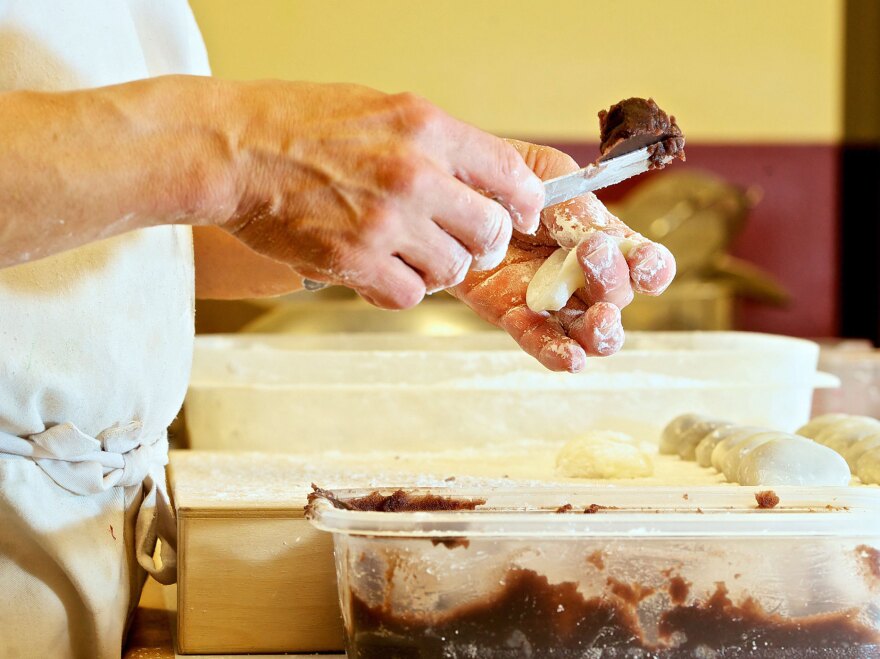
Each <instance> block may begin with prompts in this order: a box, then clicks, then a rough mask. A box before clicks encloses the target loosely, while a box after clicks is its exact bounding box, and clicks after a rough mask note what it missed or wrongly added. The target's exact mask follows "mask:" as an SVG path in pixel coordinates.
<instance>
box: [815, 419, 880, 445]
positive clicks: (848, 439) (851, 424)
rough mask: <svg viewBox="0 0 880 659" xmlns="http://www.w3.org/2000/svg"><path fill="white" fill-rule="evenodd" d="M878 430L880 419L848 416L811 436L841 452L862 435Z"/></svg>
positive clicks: (865, 435) (872, 433)
mask: <svg viewBox="0 0 880 659" xmlns="http://www.w3.org/2000/svg"><path fill="white" fill-rule="evenodd" d="M878 432H880V421H877V420H876V419H872V418H871V417H868V416H849V417H846V418H845V419H840V420H838V421H835V422H833V423H830V424H827V425H826V426H825V427H824V428H823V429H822V430H820V431H819V432H818V433H816V436H815V437H814V438H813V439H814V440H815V441H817V442H819V443H820V444H822V445H823V446H827V447H828V448H830V449H832V450H834V451H837V452H838V453H843V452H844V451H845V450H846V449H847V448H849V446H850V444H853V443H855V442H856V441H858V440H859V439H861V438H862V437H867V436H868V435H874V434H876V433H878Z"/></svg>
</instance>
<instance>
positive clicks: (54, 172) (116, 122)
mask: <svg viewBox="0 0 880 659" xmlns="http://www.w3.org/2000/svg"><path fill="white" fill-rule="evenodd" d="M194 87H197V88H198V90H199V96H200V97H201V98H202V99H203V100H207V102H208V103H209V104H210V103H212V102H214V101H213V99H215V98H216V97H217V85H216V84H214V83H213V81H211V80H210V79H196V78H190V79H186V83H185V84H182V79H179V78H165V79H161V78H160V79H156V80H147V81H142V82H136V83H130V84H126V85H118V86H114V87H106V88H101V89H94V90H88V91H82V92H70V93H38V92H7V93H2V94H0V267H6V266H10V265H15V264H17V263H21V262H24V261H28V260H34V259H37V258H41V257H43V256H48V255H50V254H54V253H56V252H60V251H63V250H67V249H70V248H73V247H77V246H79V245H83V244H85V243H88V242H92V241H94V240H99V239H101V238H106V237H110V236H114V235H117V234H120V233H124V232H126V231H130V230H133V229H140V228H145V227H148V226H151V225H155V224H164V223H176V222H182V221H184V222H192V221H193V219H194V218H196V217H199V218H203V220H204V221H206V222H211V221H216V220H219V219H220V218H221V217H222V215H223V214H224V213H225V214H226V215H228V214H230V212H231V209H230V208H229V207H228V200H231V194H230V189H229V188H230V180H231V179H230V178H229V177H224V174H223V172H224V171H225V170H228V169H229V163H230V160H231V154H230V153H229V152H228V148H227V146H226V145H225V144H224V141H223V139H222V138H221V137H220V136H218V135H216V134H214V135H212V134H211V133H210V131H208V130H205V127H202V126H199V125H197V124H196V123H195V122H194V121H193V120H192V119H191V112H192V109H193V108H192V107H191V106H192V101H193V100H195V99H194V98H192V97H193V96H194V95H193V94H192V93H190V91H189V90H191V89H192V88H194ZM224 204H226V207H225V208H224Z"/></svg>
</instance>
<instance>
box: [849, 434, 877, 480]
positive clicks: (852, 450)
mask: <svg viewBox="0 0 880 659" xmlns="http://www.w3.org/2000/svg"><path fill="white" fill-rule="evenodd" d="M876 448H880V432H878V433H875V434H873V435H868V436H867V437H862V438H861V439H860V440H858V441H857V442H853V443H852V444H850V445H849V446H848V447H847V448H846V449H845V450H844V451H843V457H844V459H845V460H846V462H847V464H848V465H849V468H850V469H852V470H853V471H854V472H855V471H856V465H858V463H859V460H860V459H861V458H862V456H863V455H864V454H865V453H868V452H869V451H872V450H874V449H876Z"/></svg>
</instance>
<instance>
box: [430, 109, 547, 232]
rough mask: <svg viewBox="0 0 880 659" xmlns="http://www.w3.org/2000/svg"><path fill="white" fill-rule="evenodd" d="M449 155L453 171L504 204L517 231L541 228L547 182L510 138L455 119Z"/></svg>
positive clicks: (451, 129)
mask: <svg viewBox="0 0 880 659" xmlns="http://www.w3.org/2000/svg"><path fill="white" fill-rule="evenodd" d="M452 121H453V123H452V125H451V127H450V132H451V133H452V134H451V135H450V136H449V137H451V139H448V140H447V144H448V145H449V149H448V151H447V154H446V156H447V158H448V160H449V163H450V165H451V166H452V169H453V173H454V174H455V176H456V177H457V178H459V179H460V180H461V181H462V182H464V183H466V184H467V185H469V186H471V187H472V188H476V189H478V190H480V191H482V192H484V193H485V194H486V196H488V197H491V198H492V199H494V200H496V201H497V202H498V203H500V204H501V205H502V206H504V207H505V208H506V209H507V210H508V212H509V213H510V217H511V218H512V219H513V226H514V228H515V229H516V230H517V231H521V232H523V233H526V234H532V233H534V232H535V231H536V230H537V229H538V225H539V221H540V214H541V209H542V208H543V207H544V185H543V184H542V183H541V180H540V179H539V178H538V177H537V176H536V175H535V174H534V173H533V172H532V170H531V169H530V168H529V167H528V166H527V165H526V163H525V162H524V161H523V159H522V157H521V156H520V155H519V153H517V151H516V149H515V148H514V147H513V146H511V145H510V144H508V143H507V142H506V141H504V140H502V139H500V138H498V137H495V136H493V135H489V134H488V133H484V132H482V131H480V130H477V129H476V128H474V127H472V126H468V125H467V124H464V123H460V122H457V121H454V120H452Z"/></svg>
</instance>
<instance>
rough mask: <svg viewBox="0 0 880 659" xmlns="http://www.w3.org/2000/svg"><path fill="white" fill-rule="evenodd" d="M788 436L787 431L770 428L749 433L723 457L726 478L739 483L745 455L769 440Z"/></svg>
mask: <svg viewBox="0 0 880 659" xmlns="http://www.w3.org/2000/svg"><path fill="white" fill-rule="evenodd" d="M786 436H787V435H786V434H785V433H782V432H777V431H775V430H768V431H766V432H759V433H755V434H754V435H749V436H748V437H747V438H746V440H745V441H743V442H739V443H738V444H737V445H736V446H734V447H733V448H731V449H730V450H729V451H727V453H725V454H724V457H722V458H721V469H720V471H721V473H722V474H724V476H725V478H727V480H729V481H730V482H732V483H739V482H740V473H739V469H740V466H741V465H742V463H743V460H744V459H745V457H746V456H747V455H748V454H749V453H751V452H752V451H754V450H755V449H756V448H758V447H759V446H763V445H764V444H766V443H767V442H770V441H772V440H774V439H778V438H780V437H786Z"/></svg>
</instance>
